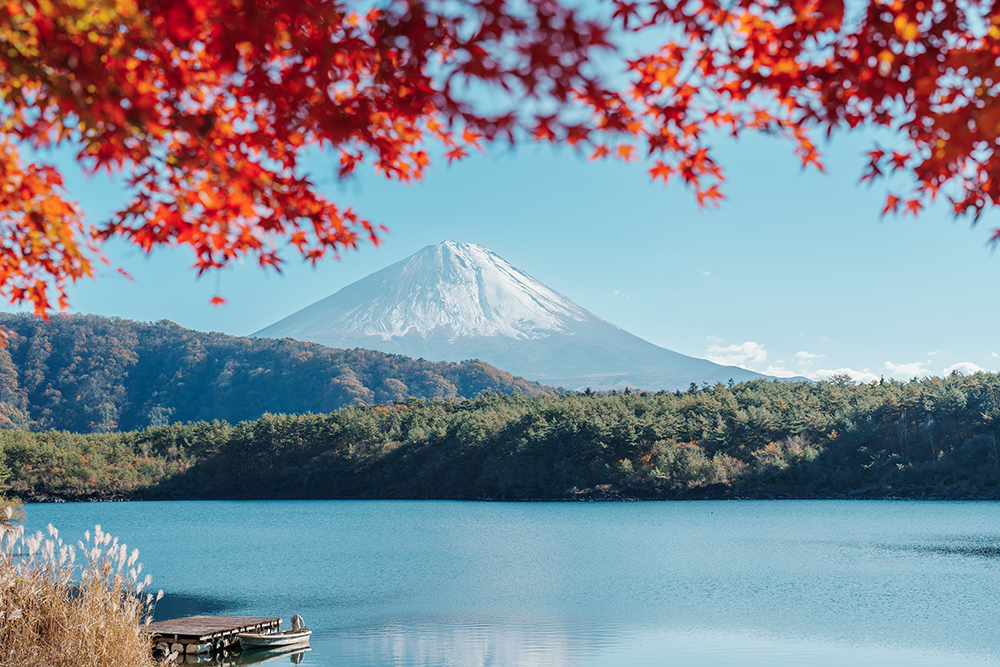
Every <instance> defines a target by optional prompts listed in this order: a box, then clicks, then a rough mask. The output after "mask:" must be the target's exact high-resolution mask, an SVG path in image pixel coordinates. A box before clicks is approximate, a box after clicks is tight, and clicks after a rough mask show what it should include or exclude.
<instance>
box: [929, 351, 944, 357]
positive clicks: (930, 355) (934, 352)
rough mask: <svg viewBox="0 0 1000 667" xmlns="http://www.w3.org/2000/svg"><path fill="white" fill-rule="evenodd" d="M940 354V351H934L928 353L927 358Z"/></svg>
mask: <svg viewBox="0 0 1000 667" xmlns="http://www.w3.org/2000/svg"><path fill="white" fill-rule="evenodd" d="M940 353H941V350H934V351H933V352H928V353H927V356H928V357H933V356H934V355H935V354H940Z"/></svg>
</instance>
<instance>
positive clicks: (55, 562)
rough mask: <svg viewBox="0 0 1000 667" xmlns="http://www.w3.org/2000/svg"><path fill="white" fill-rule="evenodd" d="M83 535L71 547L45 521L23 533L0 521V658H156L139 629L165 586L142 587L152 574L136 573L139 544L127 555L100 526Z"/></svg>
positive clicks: (46, 665) (42, 662)
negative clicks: (159, 588)
mask: <svg viewBox="0 0 1000 667" xmlns="http://www.w3.org/2000/svg"><path fill="white" fill-rule="evenodd" d="M4 513H5V514H6V511H5V510H4ZM7 518H8V519H9V518H10V515H7ZM0 519H3V517H0ZM84 536H85V539H84V540H83V541H80V542H78V543H77V546H75V547H74V546H72V545H68V544H64V543H63V541H62V539H61V538H60V537H59V531H57V530H56V529H55V528H54V527H53V526H52V525H51V524H50V525H49V527H48V537H46V536H45V535H44V534H43V533H42V532H38V533H36V534H35V535H31V536H26V535H25V534H24V527H23V526H17V525H11V524H9V523H7V522H4V521H0V665H2V666H5V667H6V666H7V665H11V666H13V665H18V666H19V667H21V666H24V667H35V666H37V667H108V665H127V666H129V667H146V666H150V667H152V666H153V665H155V664H156V663H155V662H154V660H153V657H152V644H151V642H150V638H149V635H148V634H146V633H145V632H144V631H143V629H144V626H145V624H148V623H149V621H150V620H152V606H153V604H154V603H155V600H158V599H159V597H161V596H162V595H163V592H162V591H160V593H159V595H158V596H157V597H156V598H155V599H154V596H153V595H152V594H149V593H145V592H144V589H145V588H146V587H147V586H148V585H149V583H150V580H151V577H150V576H149V575H145V576H143V575H142V565H141V564H139V563H137V562H136V560H137V559H138V557H139V551H138V549H135V550H133V551H132V553H131V554H130V553H129V552H128V548H127V547H126V545H125V544H124V543H120V542H119V541H118V538H116V537H112V536H111V535H108V534H107V533H105V532H103V531H102V530H101V527H100V526H97V527H96V528H95V529H94V534H93V541H91V535H90V531H87V532H86V533H84ZM78 560H79V562H77V561H78Z"/></svg>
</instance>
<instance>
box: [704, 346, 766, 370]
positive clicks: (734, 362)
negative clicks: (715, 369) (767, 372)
mask: <svg viewBox="0 0 1000 667" xmlns="http://www.w3.org/2000/svg"><path fill="white" fill-rule="evenodd" d="M705 358H706V359H708V360H709V361H714V362H715V363H717V364H722V365H723V366H742V367H743V368H748V367H751V366H754V365H756V364H761V363H763V362H765V361H767V350H765V349H764V346H763V345H758V344H757V343H755V342H753V341H750V340H748V341H747V342H745V343H741V344H739V345H727V346H726V347H721V346H719V345H709V346H708V352H707V353H706V354H705Z"/></svg>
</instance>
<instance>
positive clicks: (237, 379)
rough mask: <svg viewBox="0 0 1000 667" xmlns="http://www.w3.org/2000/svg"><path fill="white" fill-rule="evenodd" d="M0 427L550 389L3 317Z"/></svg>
mask: <svg viewBox="0 0 1000 667" xmlns="http://www.w3.org/2000/svg"><path fill="white" fill-rule="evenodd" d="M0 325H2V326H4V327H6V328H7V329H9V330H11V331H12V332H13V335H12V337H11V339H10V340H9V341H8V345H7V347H6V348H5V349H0V422H2V423H0V426H2V427H6V428H19V429H29V430H45V429H51V428H54V429H61V430H67V431H74V432H79V433H88V432H108V431H115V430H130V429H138V428H144V427H146V426H150V425H154V426H156V425H165V424H168V423H171V422H175V421H182V422H186V421H196V420H213V419H222V420H227V421H230V422H233V423H235V422H239V421H242V420H247V419H256V418H257V417H260V416H261V415H263V414H264V413H268V412H271V413H289V414H296V413H307V412H330V411H331V410H335V409H337V408H340V407H344V406H348V405H372V404H376V403H384V402H390V401H394V400H405V399H406V398H408V397H411V396H413V397H417V398H427V399H431V398H468V397H473V396H477V395H479V394H481V393H484V392H492V393H527V394H544V393H552V391H553V390H551V389H549V388H547V387H543V386H542V385H539V384H537V383H535V382H529V381H527V380H523V379H521V378H517V377H514V376H512V375H511V374H510V373H507V372H505V371H501V370H499V369H497V368H494V367H493V366H490V365H489V364H487V363H485V362H481V361H466V362H462V363H457V364H455V363H431V362H428V361H424V360H415V359H409V358H407V357H402V356H398V355H390V354H384V353H382V352H375V351H372V350H360V349H359V350H337V349H332V348H327V347H324V346H322V345H317V344H314V343H302V342H298V341H292V340H271V339H257V338H237V337H234V336H227V335H224V334H218V333H212V334H206V333H201V332H198V331H191V330H189V329H184V328H182V327H179V326H177V325H176V324H173V323H172V322H167V321H162V322H157V323H140V322H133V321H131V320H123V319H118V318H105V317H98V316H94V315H55V316H53V317H52V319H51V322H50V323H45V322H43V321H41V320H38V319H36V318H34V317H32V316H30V315H13V314H0Z"/></svg>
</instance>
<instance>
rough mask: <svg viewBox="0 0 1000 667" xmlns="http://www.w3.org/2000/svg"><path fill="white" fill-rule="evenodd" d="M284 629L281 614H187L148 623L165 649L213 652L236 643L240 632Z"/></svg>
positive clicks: (163, 649)
mask: <svg viewBox="0 0 1000 667" xmlns="http://www.w3.org/2000/svg"><path fill="white" fill-rule="evenodd" d="M280 629H281V619H280V618H255V617H250V616H187V617H185V618H175V619H174V620H172V621H156V622H155V623H150V624H149V625H148V626H146V632H148V633H149V634H151V635H153V644H154V645H155V646H156V647H157V648H158V649H160V650H161V651H163V652H165V653H171V652H173V653H191V654H196V653H212V652H215V651H220V650H222V649H224V648H226V647H227V646H229V645H230V644H234V643H236V641H237V640H236V635H238V634H239V633H241V632H260V633H264V634H268V633H271V632H278V630H280Z"/></svg>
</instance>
